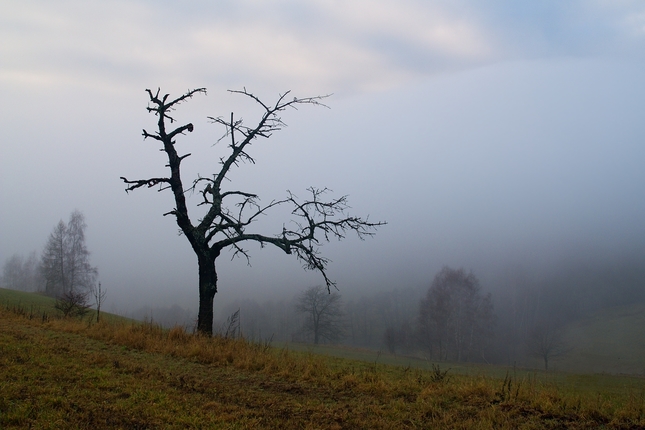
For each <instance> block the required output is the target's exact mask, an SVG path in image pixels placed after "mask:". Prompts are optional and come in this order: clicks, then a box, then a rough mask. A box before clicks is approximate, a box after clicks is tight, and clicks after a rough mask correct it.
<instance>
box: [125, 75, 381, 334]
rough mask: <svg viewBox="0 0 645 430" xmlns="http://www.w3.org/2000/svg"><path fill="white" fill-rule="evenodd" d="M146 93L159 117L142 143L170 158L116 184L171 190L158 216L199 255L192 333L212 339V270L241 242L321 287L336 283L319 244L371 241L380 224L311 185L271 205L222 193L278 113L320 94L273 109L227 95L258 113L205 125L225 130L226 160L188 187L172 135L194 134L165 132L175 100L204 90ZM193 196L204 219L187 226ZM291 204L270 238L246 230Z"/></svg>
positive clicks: (283, 100) (285, 99)
mask: <svg viewBox="0 0 645 430" xmlns="http://www.w3.org/2000/svg"><path fill="white" fill-rule="evenodd" d="M146 91H147V93H148V96H149V99H150V100H149V104H148V108H147V109H148V112H150V113H153V114H154V115H156V116H157V117H158V120H157V130H156V131H155V132H153V133H149V132H148V131H146V130H143V136H144V138H145V139H147V138H151V139H153V140H155V141H157V142H159V143H160V144H161V146H162V150H163V151H164V152H165V153H166V155H167V157H168V164H167V167H168V169H169V176H166V177H153V178H148V179H138V180H128V179H127V178H125V177H121V179H122V180H123V181H124V182H125V183H126V184H127V187H126V191H132V190H135V189H137V188H140V187H154V186H156V185H159V191H162V190H166V189H170V190H171V191H172V194H173V197H174V202H175V207H174V208H173V209H172V210H170V211H169V212H167V213H165V214H164V215H172V216H174V217H175V219H176V221H177V225H178V226H179V228H180V229H181V231H182V232H183V234H184V235H185V236H186V238H187V239H188V241H189V242H190V245H191V247H192V249H193V251H194V252H195V255H196V256H197V263H198V267H199V269H198V270H199V313H198V318H197V329H198V331H199V332H201V333H205V334H209V335H212V332H213V299H214V297H215V293H216V292H217V271H216V268H215V261H216V259H217V258H218V257H219V256H220V254H221V252H222V250H223V249H225V248H232V249H233V250H234V253H235V254H234V255H242V256H244V257H246V258H247V260H248V258H249V254H248V252H247V250H245V249H244V248H242V245H243V243H244V242H249V241H253V242H258V243H260V245H265V244H271V245H274V246H276V247H278V248H280V249H281V250H283V251H284V252H285V253H286V254H294V255H295V256H296V257H297V258H298V259H299V260H301V261H302V262H303V264H304V266H305V268H307V269H311V270H317V271H319V272H320V273H321V275H322V276H323V278H324V280H325V283H326V285H327V288H328V289H329V288H330V287H331V286H333V285H335V284H334V282H332V281H331V280H330V279H329V278H328V276H327V272H326V268H327V264H328V263H329V260H328V259H327V258H325V257H323V256H321V255H320V252H319V245H320V244H321V241H328V240H329V239H330V238H337V239H342V238H344V237H345V234H346V232H348V231H353V232H354V233H356V234H357V235H358V237H359V238H364V237H366V236H371V235H373V234H374V229H375V228H376V227H377V226H379V225H382V224H384V223H382V222H370V221H369V220H368V219H367V218H366V219H363V218H360V217H355V216H350V215H348V214H347V209H348V208H349V207H348V205H347V197H346V196H343V197H339V198H336V199H332V200H324V197H325V194H326V193H327V191H328V190H327V189H318V188H313V187H312V188H309V190H308V191H309V193H310V197H309V198H308V199H305V200H302V201H301V200H299V199H298V198H297V197H296V195H294V194H293V193H291V192H289V191H287V196H286V198H284V199H282V200H273V201H271V202H270V203H268V204H266V205H261V204H260V199H259V197H258V196H257V195H256V194H254V193H252V192H247V191H242V190H237V189H230V190H224V189H223V187H224V185H225V184H226V181H225V180H226V179H227V175H228V174H229V173H230V171H231V169H232V168H233V167H236V166H238V165H239V164H240V163H244V162H249V163H254V162H255V160H254V159H253V157H252V156H251V155H250V154H249V152H248V151H249V149H250V147H251V145H252V143H253V142H254V141H255V140H256V139H258V138H268V137H270V136H271V135H272V133H273V132H275V131H278V130H280V129H281V128H282V127H283V126H284V123H283V121H282V119H281V118H280V116H279V115H280V113H281V112H283V111H284V110H285V109H287V108H295V107H297V106H298V105H307V104H308V105H321V99H322V97H310V98H296V97H294V98H289V92H286V93H284V94H282V95H280V96H279V97H278V100H277V102H276V103H275V104H265V103H264V102H262V101H261V100H260V99H259V98H258V97H256V96H255V95H253V94H252V93H250V92H248V91H246V89H244V90H242V91H231V92H232V93H235V94H240V95H242V96H244V97H248V98H250V99H251V100H253V101H254V102H256V103H257V104H258V105H259V106H260V107H261V108H262V109H263V113H262V115H261V117H260V119H259V121H258V122H257V124H256V125H254V126H252V127H247V126H246V125H244V123H243V122H242V120H241V119H236V118H235V117H234V115H233V114H232V113H231V115H230V119H228V118H227V119H224V118H222V117H217V118H212V117H211V118H210V120H211V121H212V122H213V123H215V124H219V125H221V126H223V127H224V128H225V133H224V135H223V136H222V138H221V139H220V140H222V139H227V140H228V142H229V143H228V146H227V150H228V155H225V156H223V157H221V158H220V168H219V171H217V172H216V173H214V174H212V175H210V176H209V177H202V176H198V177H197V178H196V179H194V180H193V181H192V184H191V185H189V186H186V185H184V180H183V178H182V176H181V170H180V167H181V163H182V161H183V160H185V159H186V157H188V156H190V153H186V154H183V155H179V153H178V152H177V146H176V140H175V139H176V138H177V137H178V136H180V135H183V134H184V133H185V132H192V131H193V129H194V126H193V124H192V123H188V124H185V125H181V126H178V127H176V128H172V127H171V128H167V127H169V126H170V125H171V124H173V123H174V122H175V120H174V118H172V117H171V116H170V113H171V112H172V111H173V110H174V109H175V108H176V107H177V105H179V104H180V103H182V102H184V101H186V100H188V99H190V98H192V97H193V96H194V95H195V94H200V93H204V94H205V93H206V89H204V88H198V89H194V90H190V91H188V92H187V93H185V94H184V95H182V96H180V97H178V98H176V99H170V96H169V95H168V94H166V95H163V96H160V90H157V91H156V93H155V92H152V91H151V90H146ZM187 191H192V192H197V193H199V194H200V195H201V202H200V203H199V206H202V207H204V208H205V209H204V213H203V216H202V217H201V218H199V219H197V221H196V222H194V221H192V219H191V217H190V215H189V211H188V205H187V201H186V196H185V194H186V192H187ZM282 205H289V206H290V208H291V214H292V216H293V217H294V218H295V219H294V220H293V221H292V223H291V224H288V225H289V227H287V226H286V225H285V226H284V227H283V228H282V231H279V232H275V233H274V234H273V235H271V236H267V235H263V234H260V233H255V232H249V231H248V229H249V227H250V226H251V224H252V223H253V222H254V221H256V220H257V219H258V218H259V217H260V216H261V215H264V214H266V213H267V212H268V211H269V210H270V209H271V208H274V207H277V206H282Z"/></svg>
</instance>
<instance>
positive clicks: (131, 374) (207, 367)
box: [0, 309, 645, 429]
mask: <svg viewBox="0 0 645 430" xmlns="http://www.w3.org/2000/svg"><path fill="white" fill-rule="evenodd" d="M19 313H20V312H18V313H16V312H12V311H9V310H7V309H3V310H0V428H27V427H33V428H280V427H281V428H339V429H340V428H397V429H398V428H461V429H470V428H477V429H480V428H502V429H503V428H508V429H511V428H513V429H515V428H526V429H531V428H535V429H542V428H589V429H591V428H625V429H627V428H632V429H636V428H645V412H644V400H643V390H642V389H641V390H640V391H638V390H632V391H630V392H627V391H626V392H624V393H620V394H619V395H617V394H615V393H611V394H607V393H602V392H600V393H585V394H580V393H578V394H571V393H569V392H568V391H567V390H566V389H562V388H557V387H556V386H554V385H553V384H547V383H544V382H540V381H538V380H537V379H536V378H530V377H527V378H522V379H516V378H511V377H507V378H506V379H504V380H500V379H494V378H490V377H486V376H478V377H473V376H460V375H451V374H448V375H445V374H443V372H442V371H441V370H439V369H438V370H439V371H438V372H432V371H421V370H417V369H410V368H399V367H393V366H384V365H377V364H373V363H365V362H358V361H351V360H345V359H338V358H332V357H325V356H318V355H313V354H308V353H305V352H294V351H290V350H288V349H286V348H284V349H274V348H271V347H269V346H268V345H265V344H255V343H250V342H247V341H245V340H241V339H234V340H233V339H224V338H218V337H215V338H206V337H202V336H194V335H191V334H187V333H186V332H185V331H184V330H183V329H181V328H175V329H172V330H162V329H161V328H160V327H158V326H155V325H152V324H131V323H118V322H112V323H100V324H91V323H88V322H87V321H78V320H70V319H67V320H63V319H52V318H41V317H34V316H33V315H32V316H31V318H29V314H28V313H25V314H23V315H19ZM442 374H443V375H444V376H443V377H442V376H441V375H442Z"/></svg>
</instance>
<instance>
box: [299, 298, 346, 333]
mask: <svg viewBox="0 0 645 430" xmlns="http://www.w3.org/2000/svg"><path fill="white" fill-rule="evenodd" d="M296 309H297V310H298V312H301V313H303V314H304V315H305V321H304V325H303V330H304V332H305V333H307V334H309V335H311V336H313V340H314V343H315V344H318V343H320V342H321V341H329V342H337V341H338V340H340V339H342V337H343V336H344V334H345V322H344V318H343V317H344V315H345V313H344V312H343V308H342V298H341V295H340V294H339V293H338V292H336V291H334V292H330V291H328V290H327V288H325V287H323V286H320V285H319V286H316V287H311V288H308V289H307V290H305V291H303V292H302V294H300V296H299V297H298V301H297V304H296Z"/></svg>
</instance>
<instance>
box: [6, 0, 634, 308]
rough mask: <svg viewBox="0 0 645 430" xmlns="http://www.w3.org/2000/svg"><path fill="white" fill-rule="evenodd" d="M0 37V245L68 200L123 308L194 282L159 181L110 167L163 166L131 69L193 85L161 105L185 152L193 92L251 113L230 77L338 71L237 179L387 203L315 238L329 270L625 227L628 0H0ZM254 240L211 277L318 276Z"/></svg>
mask: <svg viewBox="0 0 645 430" xmlns="http://www.w3.org/2000/svg"><path fill="white" fill-rule="evenodd" d="M0 40H2V43H0V94H1V95H2V104H1V105H0V124H1V126H2V135H1V136H2V137H1V138H0V139H1V148H2V156H1V157H0V180H1V182H0V202H1V204H0V261H4V260H5V259H7V258H8V257H9V256H11V255H12V254H14V253H21V254H27V253H29V252H31V251H33V250H40V249H41V248H42V246H43V245H44V243H45V241H46V239H47V236H48V234H49V233H50V231H51V229H52V228H53V226H54V225H55V224H56V223H57V222H58V220H59V219H61V218H62V219H65V220H66V219H67V218H68V216H69V214H70V212H71V211H73V210H74V209H79V210H81V211H83V212H84V214H85V216H86V219H87V223H88V229H87V241H88V245H89V247H90V250H91V251H92V261H93V263H94V264H95V265H97V266H98V268H99V272H100V278H101V280H102V283H103V285H105V286H106V288H108V290H109V291H111V293H110V297H111V299H112V300H113V301H114V305H113V306H115V307H118V308H120V309H122V310H125V309H127V308H129V307H132V306H138V305H141V304H143V303H146V302H150V303H151V304H153V305H168V304H169V303H172V302H179V303H181V304H182V305H183V306H188V307H195V306H196V302H197V276H196V264H195V261H194V257H193V256H192V255H191V251H190V249H189V246H188V243H187V241H186V240H185V238H183V237H179V236H178V235H177V227H176V225H174V222H173V220H172V219H169V217H165V218H164V217H162V216H161V214H162V213H164V212H167V211H168V210H170V209H172V204H171V196H170V195H169V194H164V193H156V192H154V191H152V190H138V191H137V192H134V193H130V194H126V193H125V192H124V187H123V184H122V183H121V182H120V180H119V177H120V176H127V177H129V178H143V177H148V176H155V175H161V174H163V164H164V161H163V157H162V155H163V154H160V153H159V152H158V148H156V147H155V146H154V143H153V142H150V141H147V142H144V141H143V140H142V138H141V129H142V128H144V127H145V128H148V129H151V128H153V127H154V118H153V117H151V116H150V115H148V114H147V113H146V111H145V107H146V105H147V100H146V94H145V92H144V89H146V88H156V87H161V88H162V91H164V92H169V93H171V94H172V95H179V94H181V93H183V92H184V91H186V90H187V89H189V88H196V87H206V88H208V95H207V96H201V97H198V98H196V99H194V100H192V101H191V102H190V103H187V104H185V105H183V106H182V108H181V109H180V110H179V111H178V112H177V117H178V119H180V120H181V121H186V122H188V121H190V122H193V123H194V124H195V132H194V133H192V134H191V135H190V136H186V137H185V138H184V139H182V140H181V142H180V145H183V146H181V148H182V149H181V150H182V151H183V150H185V151H186V152H193V153H195V154H198V155H197V156H194V157H191V158H192V159H189V160H187V161H186V173H187V174H188V175H193V174H197V173H201V174H208V173H209V172H212V171H213V169H214V168H215V167H216V161H217V160H218V157H219V156H221V154H222V153H221V152H218V151H221V150H222V149H223V148H220V147H218V146H213V143H215V141H216V140H217V138H218V137H219V136H220V134H221V133H222V130H220V129H218V128H217V127H216V126H214V125H212V124H210V123H209V122H208V121H207V119H206V117H207V116H219V115H228V114H230V112H231V111H232V110H234V111H235V112H236V114H240V115H242V116H243V117H244V118H245V119H246V121H247V122H248V123H249V124H250V123H251V122H252V121H253V118H255V117H257V113H258V111H257V109H255V107H254V106H253V105H251V104H249V103H248V102H247V101H245V100H242V99H240V98H239V97H234V96H232V95H230V94H227V93H226V90H227V89H240V88H242V87H246V88H247V89H249V90H250V91H252V92H254V93H255V94H257V95H258V96H260V97H261V98H262V99H265V100H267V101H273V100H275V99H276V97H277V96H278V94H279V93H281V92H284V91H286V90H292V91H293V93H294V95H297V96H301V97H305V96H311V95H318V94H333V96H331V97H330V98H329V99H327V104H328V105H329V107H330V109H325V108H314V107H304V108H301V109H299V110H298V111H290V112H287V113H286V114H285V115H284V117H283V119H284V120H285V121H286V122H287V123H288V125H289V127H288V128H286V129H285V130H283V131H281V132H280V133H279V134H276V135H274V136H273V137H272V138H271V139H270V140H268V141H264V142H262V143H261V145H260V144H258V145H256V146H255V147H254V151H255V152H254V154H255V155H256V159H257V161H258V163H257V164H256V165H254V166H248V165H245V166H243V167H242V168H241V169H239V170H238V171H236V172H235V174H234V175H233V176H232V180H233V181H235V183H236V184H237V185H238V187H239V188H243V189H246V190H249V191H257V192H258V193H260V195H261V197H263V199H264V200H265V201H270V200H271V199H273V198H279V197H282V196H284V192H285V190H287V189H289V190H291V191H293V192H294V193H296V194H299V193H301V194H302V193H303V191H304V189H306V188H307V187H308V186H311V185H315V186H319V187H325V186H327V187H329V188H331V189H332V190H334V193H335V194H336V195H342V194H349V196H350V197H349V198H350V204H351V205H352V207H353V211H354V212H355V213H357V214H359V215H367V214H369V215H370V217H371V219H374V220H387V221H388V222H389V224H388V226H386V227H384V228H382V229H381V230H380V231H379V233H378V234H377V236H376V237H375V238H373V239H370V240H368V241H366V242H360V241H358V240H355V239H353V238H348V240H346V241H345V242H342V243H340V244H339V243H332V244H330V246H326V247H325V248H324V249H326V251H325V252H326V253H327V255H329V256H330V257H331V259H332V260H333V264H332V266H331V268H330V275H331V276H332V278H334V279H335V280H336V281H337V282H338V285H339V288H341V291H343V292H348V293H349V292H351V291H359V290H363V289H367V288H388V289H389V288H393V287H396V286H408V285H409V286H417V285H419V284H423V283H428V282H429V281H430V280H431V278H432V276H433V275H434V273H435V272H436V271H437V270H438V269H439V268H440V267H441V266H442V265H444V264H448V265H452V266H464V267H466V268H470V269H473V270H475V272H476V273H478V272H479V273H483V274H484V277H485V273H486V272H487V270H488V271H490V270H491V269H490V268H491V267H493V266H494V267H503V266H504V265H505V264H515V263H520V264H529V263H528V262H531V263H530V264H537V265H539V264H550V263H552V262H553V261H554V260H557V259H558V258H564V256H565V255H571V254H575V255H579V256H580V258H586V257H585V256H586V255H587V254H588V255H592V254H594V255H605V254H607V255H609V254H619V253H629V252H631V251H632V250H633V249H636V248H638V247H639V246H642V244H643V243H644V240H643V239H644V238H645V226H644V223H643V220H644V219H645V191H644V185H645V173H644V169H643V166H645V121H644V119H645V83H644V79H643V77H644V76H645V74H644V70H645V67H644V66H645V3H643V2H640V1H628V0H625V1H621V0H612V1H608V0H584V1H583V0H579V1H567V2H562V1H541V2H515V1H507V0H497V1H490V2H476V1H472V0H456V1H454V0H453V1H414V0H398V1H396V2H394V1H385V0H382V1H379V0H371V1H360V0H357V1H332V0H327V1H321V0H311V1H242V0H237V1H219V2H212V1H136V0H128V1H112V0H102V1H87V0H85V1H77V0H69V1H64V0H61V1H57V2H50V1H29V0H20V1H17V0H5V1H3V2H2V3H1V4H0ZM263 222H265V223H266V225H264V226H263V228H267V229H273V228H275V226H279V228H278V231H280V228H281V225H282V222H284V220H283V219H275V220H267V221H263ZM272 223H273V224H272ZM271 232H272V231H265V233H271ZM251 250H252V251H253V255H252V267H250V268H247V267H246V265H245V262H243V261H239V260H236V261H229V258H228V257H227V256H226V255H224V256H223V257H222V258H221V259H220V260H218V267H219V271H220V275H221V276H220V280H221V282H220V296H218V297H222V298H223V299H226V297H233V295H234V294H237V293H239V292H244V293H246V292H247V291H249V290H251V291H265V292H267V294H272V293H271V292H272V291H275V290H279V289H282V291H284V290H285V289H286V291H291V292H295V291H298V290H299V289H301V288H303V287H304V286H308V285H310V284H312V283H319V282H321V280H320V279H319V278H318V277H317V276H316V275H315V274H307V273H303V271H302V270H301V268H300V267H299V264H298V263H297V262H296V261H295V260H292V259H291V258H290V257H288V256H284V255H280V254H279V252H277V251H276V250H268V249H265V250H262V251H261V252H260V250H259V249H258V250H255V249H254V248H253V247H251ZM603 253H604V254H603ZM118 298H123V299H122V300H121V301H119V300H118ZM216 300H217V298H216Z"/></svg>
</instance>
